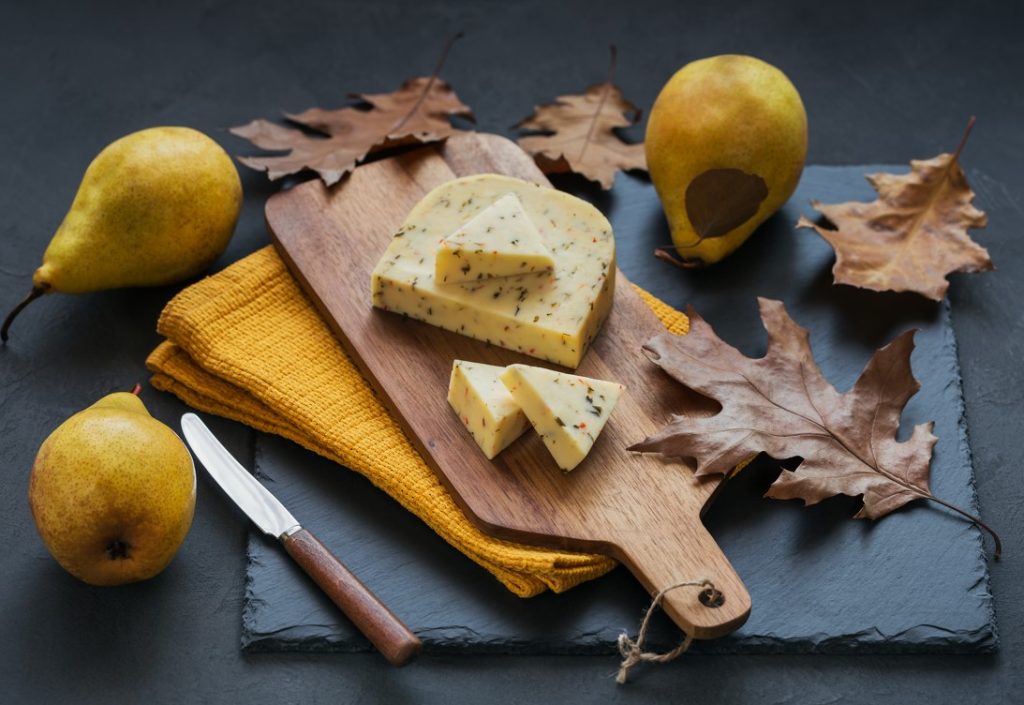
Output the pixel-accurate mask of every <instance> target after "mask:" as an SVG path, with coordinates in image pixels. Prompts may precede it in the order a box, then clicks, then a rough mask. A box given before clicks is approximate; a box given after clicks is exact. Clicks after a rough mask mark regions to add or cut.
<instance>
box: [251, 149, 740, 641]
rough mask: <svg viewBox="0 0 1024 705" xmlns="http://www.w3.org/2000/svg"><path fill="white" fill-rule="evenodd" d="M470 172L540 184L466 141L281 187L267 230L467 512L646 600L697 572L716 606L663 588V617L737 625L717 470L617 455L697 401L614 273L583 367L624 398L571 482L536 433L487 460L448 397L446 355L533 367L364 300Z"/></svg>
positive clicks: (523, 164) (529, 168) (526, 170)
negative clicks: (605, 558) (382, 261)
mask: <svg viewBox="0 0 1024 705" xmlns="http://www.w3.org/2000/svg"><path fill="white" fill-rule="evenodd" d="M476 173H501V174H506V175H509V176H515V177H518V178H521V179H526V180H530V181H535V182H538V183H541V184H544V185H548V183H547V181H546V180H545V178H544V176H543V174H541V173H540V171H539V170H538V169H537V168H536V166H535V165H534V163H533V161H532V160H531V159H530V158H529V157H528V156H527V155H526V154H525V153H523V152H522V151H521V150H520V149H519V148H518V147H516V146H515V145H514V144H513V143H511V142H509V141H508V140H505V139H504V138H501V137H497V136H493V135H478V134H469V135H464V136H459V137H456V138H452V139H449V140H448V142H447V143H446V144H445V145H444V146H442V147H428V148H424V149H420V150H416V151H414V152H411V153H407V154H404V155H402V156H398V157H393V158H391V159H386V160H383V161H379V162H375V163H372V164H368V165H364V166H362V167H360V168H359V169H358V170H356V171H355V172H354V173H353V174H352V175H351V176H350V177H349V178H348V179H346V180H345V181H344V182H342V183H341V184H340V185H338V186H336V187H334V188H333V189H327V188H325V187H324V186H323V184H322V183H321V182H319V181H310V182H308V183H305V184H302V185H300V186H298V187H295V188H293V189H290V190H288V191H285V192H282V193H279V194H276V195H275V196H273V197H271V198H270V199H269V200H268V202H267V207H266V218H267V224H268V228H269V229H270V232H271V235H272V237H273V239H274V241H275V243H276V245H277V247H278V250H279V251H280V252H281V254H282V256H283V257H284V259H285V261H286V262H287V263H288V266H289V268H290V269H291V270H292V272H293V273H294V274H295V275H296V277H297V278H298V280H299V281H300V283H301V284H302V286H303V288H304V290H305V291H306V292H307V294H308V295H309V296H310V298H311V299H312V301H313V302H314V303H315V305H316V306H317V307H318V309H319V310H320V312H321V313H322V315H323V316H324V318H325V320H326V321H327V322H328V324H329V325H330V327H331V328H332V330H333V331H334V333H335V335H336V336H337V337H338V340H339V341H340V342H341V344H342V346H343V347H344V348H345V350H346V351H347V352H348V353H349V354H350V355H351V356H352V358H353V360H354V361H355V362H356V363H357V364H358V366H359V367H360V369H361V370H362V372H363V373H364V374H365V376H366V377H367V379H368V380H369V381H370V382H371V384H372V385H373V386H374V387H375V389H376V390H377V392H378V393H379V394H380V396H381V398H382V400H384V402H385V404H386V405H387V406H388V408H389V410H390V411H391V412H392V413H393V414H394V415H395V417H396V418H397V419H398V420H399V421H400V422H401V424H402V425H403V427H404V428H405V430H406V433H407V434H408V436H409V438H410V439H411V440H412V441H413V443H414V444H415V445H416V447H417V448H418V450H419V451H420V453H422V455H423V457H424V458H425V459H426V461H427V462H428V464H429V465H430V466H431V467H432V468H433V469H434V470H435V471H436V472H437V473H438V475H439V477H440V478H441V480H442V481H443V482H444V483H445V485H446V486H447V487H448V488H449V489H450V490H451V492H452V493H453V496H454V497H455V498H456V500H457V501H458V503H459V504H460V506H461V507H462V508H463V509H464V510H465V511H466V513H467V515H468V516H469V517H470V518H471V519H472V520H473V521H475V522H476V523H477V524H478V525H479V526H481V527H482V528H483V529H484V530H485V531H487V532H489V533H492V534H494V535H497V536H500V537H503V538H510V539H514V540H520V541H525V542H531V543H537V544H541V545H547V546H556V547H561V548H570V549H577V550H585V551H595V552H599V553H603V554H606V555H610V556H613V557H615V558H617V559H619V560H621V561H622V562H623V563H624V564H625V565H626V566H627V567H628V568H629V569H630V571H632V572H633V574H634V575H635V576H636V577H637V578H638V579H639V580H640V581H641V582H642V583H643V585H644V586H645V587H646V588H647V590H648V591H649V592H650V593H651V594H655V593H657V592H658V591H660V590H661V589H663V588H665V587H668V586H670V585H673V584H675V583H678V582H682V581H690V580H697V579H702V578H708V579H710V580H712V581H713V582H714V583H715V585H716V586H717V587H718V588H719V590H720V591H721V592H722V593H723V595H724V597H725V600H724V603H723V604H721V605H719V606H706V605H704V604H703V603H702V602H701V600H699V599H698V598H699V591H698V590H695V589H692V588H684V589H681V590H676V591H673V592H671V593H669V594H667V595H666V596H665V599H664V603H663V604H664V607H665V610H666V612H667V613H668V614H669V615H670V616H671V617H672V619H673V620H674V621H675V622H676V623H677V624H678V625H679V626H680V627H681V628H682V629H684V630H685V631H686V632H687V633H689V634H692V635H694V636H695V637H696V638H699V639H707V638H713V637H716V636H721V635H723V634H726V633H728V632H730V631H732V630H734V629H736V628H737V627H739V626H740V625H741V624H743V622H744V621H745V620H746V618H747V616H748V614H749V612H750V598H749V595H748V594H747V590H746V588H745V587H744V585H743V582H742V581H741V580H740V578H739V577H738V576H737V575H736V573H735V571H734V570H733V568H732V566H731V565H730V564H729V562H728V560H727V559H726V558H725V556H724V555H723V554H722V552H721V550H720V549H719V548H718V546H717V544H716V543H715V542H714V540H713V539H712V537H711V536H710V534H709V533H708V532H707V530H706V529H705V528H704V526H703V524H702V523H701V520H700V514H701V511H702V509H703V507H704V506H705V504H706V503H707V501H708V499H709V497H710V496H711V494H712V493H713V492H714V490H715V488H716V487H717V486H718V482H719V480H718V478H702V479H700V480H698V479H695V478H694V477H693V475H692V473H691V472H690V471H688V470H687V469H686V468H684V467H681V466H680V465H679V464H678V463H666V462H664V461H662V460H661V459H659V458H657V457H655V456H642V455H638V454H635V453H629V452H627V451H626V450H625V448H626V447H627V446H629V445H630V444H632V443H635V442H637V441H638V440H640V439H642V438H644V437H646V436H647V435H648V434H650V433H651V432H653V431H654V430H655V429H657V428H658V427H659V426H660V425H662V424H664V422H665V420H666V418H667V416H668V415H669V414H670V413H679V412H693V413H699V412H700V411H701V410H702V409H703V411H704V412H706V411H707V407H706V405H704V404H701V403H700V401H699V400H695V399H694V398H693V397H692V396H691V395H688V394H687V393H686V392H685V391H684V390H683V389H682V388H681V387H680V386H679V385H678V384H675V383H673V382H671V381H670V380H669V379H668V378H667V377H666V376H665V375H664V374H663V373H662V372H661V371H660V370H659V369H658V368H657V367H655V366H654V365H653V364H651V363H650V362H649V361H648V360H647V359H646V358H645V357H644V356H643V355H642V354H641V352H640V346H641V345H642V343H643V342H644V341H646V340H647V339H648V338H650V337H651V336H652V335H654V334H656V333H658V332H659V331H661V330H663V329H662V326H661V324H660V322H659V321H658V320H657V318H656V317H655V316H654V314H653V313H652V312H651V311H650V309H649V308H648V307H647V306H646V305H645V304H644V303H643V301H642V300H641V299H640V297H639V296H638V295H637V294H636V292H635V291H634V290H633V288H632V286H631V285H630V284H629V282H628V281H627V280H626V278H625V277H624V276H623V275H622V273H621V272H618V274H617V284H616V294H615V305H614V308H613V311H612V314H611V316H610V317H609V320H608V321H607V322H606V324H605V326H604V328H603V329H602V331H601V333H600V334H599V336H598V337H597V339H596V341H595V342H594V344H593V346H592V348H591V350H590V351H589V352H588V353H587V356H586V358H585V359H584V361H583V363H582V365H581V366H580V367H579V369H578V372H579V374H581V375H585V376H589V377H596V378H599V379H610V380H615V381H618V382H621V383H623V384H625V385H626V388H627V391H626V393H625V395H624V396H623V398H622V400H621V401H620V402H619V405H618V406H617V407H616V409H615V412H614V413H613V415H612V417H611V420H610V421H609V424H608V426H607V427H606V429H605V431H604V433H603V434H602V435H601V436H600V438H599V439H598V442H597V443H596V444H595V446H594V449H593V450H592V452H591V454H590V456H589V457H588V458H587V459H586V460H585V461H584V462H583V463H582V464H581V465H580V466H579V467H577V468H576V470H574V471H573V472H572V473H569V474H567V475H566V474H563V473H561V472H560V471H559V470H558V469H557V467H556V466H555V465H554V462H553V461H552V459H551V457H550V456H549V455H548V453H547V451H546V449H545V448H544V446H543V443H542V442H541V440H540V438H539V437H538V436H537V435H536V434H532V433H527V434H525V435H524V436H523V438H521V439H520V440H519V441H517V442H516V443H514V444H512V446H510V447H509V448H508V449H506V450H505V451H504V452H503V453H501V454H500V455H499V456H498V457H497V458H495V459H494V460H493V461H488V460H487V459H486V458H485V457H484V456H483V454H482V453H480V451H479V449H478V448H477V447H476V445H475V444H474V442H473V440H472V438H471V437H470V436H469V434H468V433H467V432H466V430H465V429H464V428H463V427H462V424H461V423H459V421H458V420H457V418H456V417H455V415H454V413H453V412H452V411H451V409H450V408H449V406H448V403H447V401H446V391H447V385H448V377H449V373H450V370H451V364H452V360H453V359H456V358H457V359H464V360H472V361H478V362H484V363H488V364H493V365H507V364H511V363H514V362H523V363H527V364H543V363H540V362H538V361H537V360H534V359H532V358H529V357H527V356H524V355H521V354H517V353H514V352H511V351H508V350H504V349H501V348H497V347H494V346H491V345H488V344H485V343H483V342H480V341H476V340H472V339H470V338H466V337H464V336H460V335H457V334H454V333H451V332H448V331H444V330H441V329H439V328H436V327H434V326H430V325H427V324H425V323H421V322H418V321H413V320H410V319H406V318H404V317H401V316H398V315H395V314H392V313H386V312H382V311H379V310H376V309H374V308H372V306H371V305H370V273H371V272H372V270H373V268H374V265H375V264H376V262H377V259H378V258H379V257H380V255H381V253H382V252H383V251H384V249H385V248H386V247H387V244H388V242H389V241H390V239H391V236H392V234H393V233H394V232H395V230H396V229H397V228H398V226H399V225H400V224H401V223H402V221H403V220H404V218H405V216H406V214H407V213H408V212H409V210H411V209H412V207H413V206H414V205H415V204H416V203H417V202H418V201H419V200H420V199H421V198H422V197H423V196H424V195H425V194H426V193H427V192H428V191H430V190H431V189H432V188H434V187H435V186H438V185H440V184H442V183H444V182H446V181H449V180H451V179H453V178H456V177H459V176H466V175H470V174H476Z"/></svg>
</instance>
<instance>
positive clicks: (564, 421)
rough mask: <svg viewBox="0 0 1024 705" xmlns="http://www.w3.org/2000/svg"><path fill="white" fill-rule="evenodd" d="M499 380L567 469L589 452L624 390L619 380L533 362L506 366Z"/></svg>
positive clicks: (559, 463) (553, 455)
mask: <svg viewBox="0 0 1024 705" xmlns="http://www.w3.org/2000/svg"><path fill="white" fill-rule="evenodd" d="M501 381H502V383H503V384H504V385H505V387H507V388H508V391H509V393H510V394H511V395H512V398H513V399H515V401H516V403H517V404H519V407H520V408H521V409H522V410H523V413H524V414H526V418H528V419H529V420H530V423H531V424H533V428H534V429H535V430H536V431H537V433H539V434H540V437H541V439H542V440H543V441H544V445H545V446H547V449H548V451H549V452H550V453H551V456H552V457H553V458H554V459H555V462H556V463H558V467H560V468H562V470H565V471H566V472H568V471H569V470H572V469H573V468H574V467H576V466H577V465H579V464H580V463H581V462H582V461H583V459H584V458H586V457H587V453H589V452H590V449H591V448H592V447H593V445H594V441H596V440H597V436H598V435H599V434H600V433H601V430H602V429H603V428H604V425H605V423H607V421H608V417H609V416H610V415H611V413H612V409H614V408H615V404H616V403H617V402H618V401H619V397H620V396H621V395H622V392H623V391H624V390H625V387H624V386H622V385H621V384H616V383H615V382H605V381H602V380H599V379H590V378H589V377H580V376H579V375H574V374H566V373H564V372H555V371H553V370H546V369H544V368H542V367H531V366H529V365H510V366H508V367H507V368H505V371H504V372H503V373H502V375H501Z"/></svg>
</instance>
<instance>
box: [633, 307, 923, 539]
mask: <svg viewBox="0 0 1024 705" xmlns="http://www.w3.org/2000/svg"><path fill="white" fill-rule="evenodd" d="M758 303H759V305H760V310H761V319H762V321H764V326H765V328H766V329H767V331H768V351H767V353H766V354H765V356H764V357H762V358H759V359H751V358H748V357H745V356H744V355H743V354H742V353H740V352H739V351H738V350H736V349H735V348H733V347H732V346H730V345H728V344H726V343H725V342H723V341H722V340H721V339H720V338H719V337H718V336H717V335H715V333H714V331H713V330H712V329H711V326H709V325H708V323H707V322H706V321H704V319H702V318H701V317H700V316H698V315H697V313H696V312H694V311H693V309H692V308H691V309H690V310H689V311H688V312H687V313H688V315H689V317H690V332H689V333H688V334H687V335H685V336H675V335H659V336H656V337H655V338H653V339H651V340H650V341H649V342H648V343H647V344H646V345H644V348H643V349H644V352H645V353H646V354H647V356H648V357H649V358H650V359H651V360H653V361H654V362H655V363H656V364H657V365H659V366H660V367H661V368H662V369H664V370H665V371H666V372H667V373H668V374H669V375H671V376H672V377H674V378H675V379H676V380H678V381H679V382H681V383H682V384H684V385H685V386H686V387H688V388H690V389H693V390H695V391H697V392H699V393H701V394H703V395H705V396H707V397H709V398H711V399H714V400H715V401H717V402H718V403H719V404H720V405H721V407H722V408H721V411H720V412H719V413H718V414H716V415H714V416H708V417H693V416H673V417H672V419H671V421H670V423H669V424H668V425H667V426H666V427H665V428H664V429H662V430H661V431H659V432H658V433H656V434H655V435H653V436H651V437H650V438H647V439H646V440H644V441H643V442H641V443H638V444H636V445H634V446H632V447H631V448H630V450H634V451H644V452H648V451H653V452H658V453H662V454H664V455H667V456H673V457H685V458H693V459H694V460H695V461H696V464H697V470H696V474H697V475H712V474H722V475H727V474H729V473H730V472H731V471H732V470H733V468H735V467H736V466H737V465H740V464H741V463H743V462H744V461H746V460H748V459H750V458H751V457H752V456H754V455H757V454H758V453H761V452H764V453H767V454H768V455H769V456H771V457H772V458H775V459H777V460H784V459H789V458H801V459H802V460H801V462H800V464H799V466H798V467H797V469H796V470H795V471H789V470H783V471H782V473H781V474H780V475H779V478H778V479H777V480H776V481H775V483H774V484H772V486H771V488H770V489H769V490H768V493H767V496H769V497H774V498H776V499H792V498H800V499H803V500H804V502H805V503H806V504H816V503H817V502H820V501H821V500H823V499H826V498H828V497H831V496H833V495H836V494H844V495H850V496H853V497H857V496H861V497H863V502H864V506H863V508H862V509H861V510H860V511H859V512H858V513H857V517H859V518H869V519H877V518H879V517H881V516H884V515H885V514H888V513H889V512H891V511H893V510H894V509H897V508H898V507H901V506H903V505H904V504H906V503H907V502H910V501H912V500H915V499H934V497H933V495H932V494H931V491H930V490H929V489H928V467H929V463H930V462H931V454H932V447H933V446H934V445H935V442H936V440H937V439H936V437H935V436H934V435H933V434H932V424H931V423H928V424H920V425H918V426H915V427H914V431H913V433H912V434H911V436H910V438H909V439H907V440H906V441H902V442H900V441H897V440H896V433H897V430H898V429H899V423H900V414H901V413H902V411H903V408H904V406H906V403H907V401H908V400H909V399H910V398H911V397H912V396H913V395H914V394H915V393H916V392H917V390H918V389H919V388H920V385H919V384H918V382H917V380H915V379H914V377H913V374H912V373H911V369H910V353H911V351H912V350H913V347H914V336H913V331H908V332H906V333H904V334H903V335H901V336H899V337H898V338H896V340H894V341H893V342H892V343H890V344H889V345H887V346H885V347H884V348H882V349H881V350H879V351H878V352H876V353H875V355H874V356H873V357H872V358H871V361H870V362H868V364H867V367H866V368H865V369H864V371H863V372H862V373H861V376H860V378H859V379H858V380H857V383H856V384H855V385H854V386H853V388H852V389H851V390H850V391H848V392H846V393H845V394H840V393H839V392H837V391H836V390H835V388H834V387H833V386H832V385H831V384H829V382H828V381H827V380H826V379H825V377H824V376H823V375H822V374H821V371H820V370H819V369H818V366H817V365H816V364H815V362H814V357H813V355H812V354H811V347H810V340H809V336H808V333H807V330H806V329H805V328H802V327H800V326H798V325H797V324H796V323H794V322H793V320H792V319H791V318H790V317H789V315H788V314H787V313H786V309H785V307H784V306H783V305H782V303H781V302H779V301H773V300H769V299H758Z"/></svg>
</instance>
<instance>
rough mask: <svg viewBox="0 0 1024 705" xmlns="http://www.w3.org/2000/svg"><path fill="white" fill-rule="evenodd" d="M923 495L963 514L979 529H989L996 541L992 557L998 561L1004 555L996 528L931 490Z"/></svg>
mask: <svg viewBox="0 0 1024 705" xmlns="http://www.w3.org/2000/svg"><path fill="white" fill-rule="evenodd" d="M917 491H918V492H921V490H917ZM921 497H922V498H924V499H928V500H931V501H932V502H935V503H936V504H941V505H942V506H943V507H945V508H946V509H951V510H952V511H954V512H956V513H957V514H959V515H960V516H962V517H963V518H965V519H967V520H968V521H969V522H971V523H972V524H974V525H975V526H977V527H978V528H979V529H983V530H985V531H987V532H988V535H989V536H991V537H992V541H993V542H994V543H995V548H994V549H993V551H992V557H993V558H995V559H996V560H997V561H998V560H999V559H1000V558H1002V556H1003V542H1002V540H1001V539H1000V538H999V534H997V533H996V532H995V529H993V528H992V527H991V526H989V525H988V524H986V523H985V522H983V521H982V520H981V519H980V518H979V517H976V516H974V515H973V514H969V513H968V512H965V511H964V510H963V509H961V508H960V507H957V506H956V505H954V504H950V503H949V502H947V501H946V500H944V499H939V498H938V497H936V496H935V495H933V494H932V493H931V492H921Z"/></svg>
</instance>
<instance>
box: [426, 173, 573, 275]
mask: <svg viewBox="0 0 1024 705" xmlns="http://www.w3.org/2000/svg"><path fill="white" fill-rule="evenodd" d="M554 268H555V260H553V259H552V258H551V254H550V253H549V252H548V250H547V248H546V247H544V241H543V240H541V237H540V233H539V232H537V228H536V226H534V224H533V221H531V220H530V216H529V215H527V213H526V211H524V210H523V206H522V204H520V203H519V199H518V198H517V197H516V195H515V194H514V193H508V194H505V195H504V196H502V197H501V198H499V199H498V200H497V201H495V202H494V204H493V205H491V206H488V207H487V208H485V209H483V210H482V211H480V213H479V214H478V215H476V216H475V217H473V218H472V219H470V220H469V222H467V223H465V224H464V225H462V226H460V227H459V229H458V230H456V231H455V232H454V233H452V234H451V235H449V236H448V237H446V238H445V239H444V240H442V241H441V244H440V245H439V246H438V248H437V259H436V261H435V265H434V281H436V282H438V283H439V284H457V283H460V282H471V281H477V280H479V279H485V278H487V277H514V276H518V275H520V274H533V273H535V272H547V271H551V270H552V269H554Z"/></svg>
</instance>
